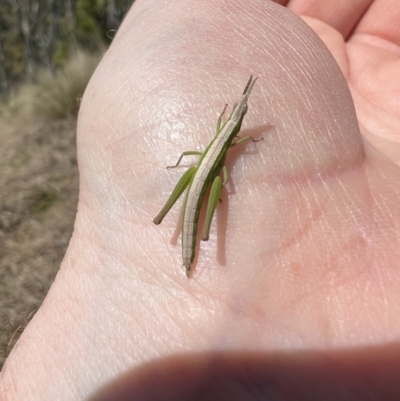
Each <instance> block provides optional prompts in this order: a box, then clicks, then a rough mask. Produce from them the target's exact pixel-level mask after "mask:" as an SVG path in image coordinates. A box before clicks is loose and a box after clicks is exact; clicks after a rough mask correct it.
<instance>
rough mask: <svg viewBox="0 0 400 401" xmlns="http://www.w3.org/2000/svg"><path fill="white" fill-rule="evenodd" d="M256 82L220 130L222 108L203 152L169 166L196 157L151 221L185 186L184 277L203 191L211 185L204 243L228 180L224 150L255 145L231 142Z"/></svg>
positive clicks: (158, 220) (188, 269)
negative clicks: (243, 145)
mask: <svg viewBox="0 0 400 401" xmlns="http://www.w3.org/2000/svg"><path fill="white" fill-rule="evenodd" d="M256 80H257V78H256V79H254V80H253V78H252V76H250V79H249V81H248V83H247V85H246V87H245V90H244V92H243V95H242V96H241V98H240V100H239V101H238V102H236V103H235V105H234V107H233V109H232V112H231V115H230V116H229V118H228V120H227V121H226V123H225V124H224V125H223V126H222V128H221V120H222V116H223V114H224V112H225V110H226V106H225V108H224V110H223V112H222V113H221V115H220V116H219V118H218V122H217V133H216V135H215V137H214V139H213V140H212V141H211V142H210V144H209V145H208V146H207V148H206V149H205V150H204V152H184V153H182V155H181V157H180V158H179V160H178V162H177V163H176V165H175V166H172V167H177V166H178V165H179V163H180V161H181V159H182V158H183V157H184V156H187V155H193V154H198V155H200V159H199V161H198V163H197V164H196V166H195V167H191V168H190V169H188V171H187V172H186V173H185V174H184V175H183V176H182V178H181V179H180V181H179V182H178V184H177V186H176V187H175V189H174V191H173V193H172V194H171V196H170V198H169V199H168V201H167V203H166V204H165V206H164V207H163V209H162V210H161V212H160V213H159V214H158V215H157V216H156V217H155V218H154V220H153V221H154V223H155V224H160V223H161V221H162V219H163V218H164V216H165V215H166V214H167V213H168V211H169V209H170V208H171V207H172V206H173V204H174V203H175V202H176V200H177V199H178V198H179V196H180V195H181V194H182V192H183V191H184V190H185V188H186V187H187V186H188V187H189V188H188V192H187V194H186V198H185V205H184V213H183V225H182V258H183V266H184V267H185V269H186V274H187V276H188V277H189V275H190V272H191V267H192V264H193V260H194V258H195V250H196V237H197V225H198V220H199V213H200V209H201V205H202V203H203V200H204V196H205V193H206V191H207V188H208V187H209V186H210V184H211V183H212V187H211V192H210V199H209V202H208V208H207V215H206V221H205V226H204V231H203V235H202V239H203V240H208V235H209V230H210V225H211V220H212V217H213V214H214V211H215V208H216V206H217V202H218V199H219V193H220V190H221V187H222V186H223V185H224V184H225V183H226V181H227V179H228V177H227V170H226V167H225V166H224V163H225V158H226V154H227V151H228V149H229V148H230V147H231V146H235V145H237V144H239V143H243V142H245V141H247V140H252V141H254V142H256V140H255V139H253V138H252V137H249V136H248V137H244V138H241V139H240V140H238V141H236V142H233V141H234V139H235V138H236V137H237V135H238V133H239V131H240V128H241V125H242V122H243V118H244V116H245V114H246V112H247V100H248V98H249V95H250V93H251V90H252V89H253V86H254V84H255V82H256ZM260 139H262V138H260ZM221 169H223V175H224V181H223V182H221V178H220V177H219V173H220V171H221Z"/></svg>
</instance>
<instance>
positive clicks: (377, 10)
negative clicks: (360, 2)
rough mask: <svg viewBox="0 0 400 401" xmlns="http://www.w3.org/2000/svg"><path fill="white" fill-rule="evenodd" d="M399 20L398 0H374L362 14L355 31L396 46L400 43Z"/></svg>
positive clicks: (399, 7) (399, 6)
mask: <svg viewBox="0 0 400 401" xmlns="http://www.w3.org/2000/svg"><path fill="white" fill-rule="evenodd" d="M349 3H350V2H349ZM399 21H400V2H399V1H398V0H376V1H374V2H373V4H372V5H371V7H370V8H369V9H368V11H367V12H366V14H365V15H364V16H363V18H362V20H361V21H360V23H359V24H358V26H357V29H356V31H355V33H357V34H364V35H372V36H376V37H378V38H380V39H383V40H386V41H389V42H391V43H393V44H395V45H397V46H398V45H400V29H399Z"/></svg>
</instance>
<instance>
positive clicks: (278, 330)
mask: <svg viewBox="0 0 400 401" xmlns="http://www.w3.org/2000/svg"><path fill="white" fill-rule="evenodd" d="M283 3H284V2H283ZM314 3H316V2H315V1H311V0H310V1H307V0H303V1H301V0H297V1H293V2H289V3H287V2H286V3H284V4H283V5H284V6H286V7H287V8H289V9H291V10H292V11H294V12H301V13H302V14H304V15H305V16H306V17H305V21H306V22H307V23H308V25H309V27H311V28H312V29H310V28H309V27H308V26H307V25H306V24H305V23H304V21H302V20H301V19H300V18H299V17H298V16H296V15H295V14H294V13H292V12H291V11H288V10H287V9H285V8H283V7H281V6H278V5H276V4H273V3H270V2H267V1H264V0H252V1H247V2H241V1H232V0H229V1H228V0H221V1H218V2H215V1H211V0H210V1H203V2H198V1H195V0H175V1H158V2H155V1H150V0H147V1H146V0H138V1H137V2H136V3H135V5H134V7H132V9H131V11H130V13H129V15H128V16H127V18H126V20H125V22H124V24H123V26H122V27H121V29H120V31H119V32H118V34H117V36H116V38H115V40H114V42H113V44H112V46H111V48H110V49H109V51H108V52H107V54H106V55H105V56H104V58H103V60H102V62H101V64H100V66H99V68H98V69H97V71H96V73H95V74H94V76H93V78H92V80H91V82H90V84H89V86H88V88H87V90H86V93H85V96H84V100H83V103H82V107H81V111H80V116H79V123H78V158H79V168H80V179H81V188H80V200H79V206H78V215H77V219H76V223H75V231H74V235H73V238H72V240H71V243H70V246H69V248H68V251H67V254H66V257H65V259H64V261H63V264H62V267H61V270H60V272H59V273H58V275H57V278H56V280H55V282H54V284H53V285H52V287H51V290H50V292H49V294H48V296H47V298H46V300H45V302H44V304H43V306H42V307H41V308H40V310H39V311H38V312H37V314H36V315H35V317H34V319H33V320H32V321H31V322H30V324H29V326H28V327H27V329H26V330H25V332H24V333H23V335H22V337H21V338H20V340H19V342H18V344H17V345H16V346H15V348H14V350H13V351H12V353H11V355H10V357H9V359H8V360H7V362H6V365H5V367H4V369H3V371H2V372H1V380H0V400H63V401H64V400H85V399H87V398H88V397H89V396H92V397H93V398H92V399H96V400H103V401H104V400H111V399H119V400H121V399H135V400H150V399H152V400H153V399H189V398H190V397H191V398H190V399H214V398H212V397H211V396H207V389H209V388H210V386H208V381H207V380H208V379H207V377H206V375H204V372H207V374H208V375H209V374H210V372H213V371H214V369H216V367H215V366H218V369H216V371H218V374H221V375H223V374H224V373H226V376H224V377H223V381H222V383H223V384H221V383H219V385H218V386H217V389H218V391H220V394H219V396H216V398H215V399H223V398H222V397H221V394H225V391H226V394H231V393H230V391H231V392H232V391H233V392H234V394H235V396H236V398H235V399H237V400H239V399H253V398H250V396H249V393H246V391H250V390H249V389H252V388H253V387H252V386H256V388H257V389H258V391H259V392H260V393H259V394H261V396H260V397H261V398H256V396H254V394H255V393H254V392H252V394H253V396H254V399H268V398H267V396H270V397H271V398H269V399H274V400H280V399H304V400H307V399H308V400H313V399H318V400H321V399H332V398H329V396H330V395H331V394H332V391H333V390H332V389H335V391H339V390H338V388H339V389H340V391H342V390H343V392H342V393H340V392H338V393H337V394H338V397H339V398H336V399H346V400H347V399H348V400H358V399H360V400H366V399H367V400H374V399H377V400H382V399H398V396H399V394H398V393H397V394H396V392H397V391H398V390H397V389H396V388H393V389H392V388H391V387H390V386H388V382H385V379H387V378H388V377H389V378H391V376H390V375H391V374H393V375H394V377H396V375H397V377H398V374H400V363H399V362H397V361H399V360H400V359H399V358H398V356H399V353H400V351H399V350H400V343H399V341H400V320H399V319H398V316H399V313H400V291H399V288H400V269H399V256H400V244H399V239H400V209H399V205H400V202H399V201H400V174H399V167H398V166H397V165H396V164H400V147H399V145H400V143H399V136H398V132H399V129H398V127H399V126H400V111H399V110H400V109H399V107H398V105H399V104H400V84H399V82H400V79H399V78H400V77H399V74H400V64H399V45H400V36H399V34H398V30H397V33H396V32H395V29H394V27H395V21H399V17H400V4H399V3H398V2H396V1H394V0H386V1H379V0H377V1H364V2H362V1H358V2H357V7H349V8H346V4H347V3H348V2H345V1H344V0H343V1H339V2H333V3H335V5H337V7H336V8H332V9H331V7H330V6H329V5H327V6H326V9H325V11H326V12H324V9H321V6H319V7H317V6H316V4H314ZM383 3H385V5H383ZM388 3H392V4H388ZM335 10H337V13H338V14H337V15H336V16H335V15H333V14H334V13H335ZM388 10H390V12H388ZM341 21H343V22H341ZM329 24H331V25H329ZM336 29H337V30H336ZM313 31H314V32H316V34H315V33H314V32H313ZM341 34H342V35H343V36H344V37H345V41H344V40H343V37H342V36H341ZM396 35H397V36H396ZM318 36H319V37H320V38H321V39H322V41H323V42H324V43H325V45H326V46H327V47H328V49H329V51H328V50H327V49H326V48H325V46H324V45H323V44H322V43H321V41H320V40H319V39H318ZM332 55H333V57H334V58H333V57H332ZM335 59H336V62H335ZM338 65H339V66H340V69H339V67H338ZM340 70H341V71H342V72H341V71H340ZM250 73H252V74H254V75H255V76H258V77H259V80H258V82H257V84H256V86H255V88H254V90H253V93H252V95H251V97H250V100H249V111H248V113H247V115H246V117H245V121H244V125H243V128H244V132H243V131H242V135H243V134H244V135H246V134H252V135H254V137H259V136H263V137H264V141H261V142H259V143H257V144H249V145H248V146H245V147H244V148H241V149H233V150H232V151H231V152H230V156H229V157H228V161H227V165H228V170H229V171H230V177H231V180H230V182H229V184H228V185H227V189H226V191H224V193H223V195H222V204H221V205H219V207H218V210H217V216H216V221H215V222H214V223H213V226H212V229H211V233H210V240H209V241H208V242H207V243H204V242H203V243H202V244H200V245H201V247H200V251H198V259H197V262H196V264H195V266H194V274H193V278H191V279H190V280H188V279H187V278H186V276H185V274H184V272H183V270H182V268H181V263H182V262H181V250H180V240H179V238H178V235H179V228H176V226H177V225H179V213H180V211H179V206H176V207H174V209H173V210H171V212H170V213H169V214H168V216H167V217H166V218H165V220H164V221H163V223H162V224H161V225H160V226H155V225H154V224H152V223H151V221H152V218H153V217H154V216H155V215H156V214H157V213H158V211H159V209H160V208H161V207H162V205H163V204H164V202H165V200H166V198H167V196H168V195H169V194H170V191H172V189H173V186H174V184H175V182H176V181H177V180H178V177H179V176H180V175H181V174H182V171H177V170H178V169H176V170H172V171H167V170H166V169H165V166H167V165H171V164H174V163H175V162H176V160H177V158H178V157H179V154H180V153H181V152H182V151H184V150H202V149H203V148H204V147H205V146H206V144H207V143H208V142H209V141H210V139H211V138H212V136H213V135H214V129H215V124H216V120H217V117H218V115H219V113H220V112H221V110H222V108H223V106H224V104H225V102H228V103H229V105H230V106H232V105H233V103H234V101H236V100H237V99H238V97H239V96H240V94H241V92H242V90H243V88H244V85H245V83H246V81H247V79H248V77H249V75H250ZM342 74H343V75H342ZM346 81H347V82H346ZM348 88H350V91H351V95H352V97H353V99H354V106H353V102H352V98H351V96H350V92H349V89H348ZM356 116H357V117H356ZM357 118H358V120H357ZM359 127H360V130H361V133H360V130H359ZM238 148H239V147H238ZM178 203H179V202H178ZM221 354H222V356H221ZM176 355H181V356H180V357H179V358H175V356H176ZM192 355H196V357H191V356H192ZM216 355H217V356H216ZM218 355H219V356H218ZM394 356H396V357H395V358H394ZM215 358H217V359H215ZM393 358H394V359H395V360H394V361H393ZM214 360H217V363H216V364H215V365H214V364H213V363H210V361H214ZM149 361H152V362H150V363H149V364H148V362H149ZM321 361H322V362H321ZM237 366H238V367H246V369H247V372H251V374H248V377H247V378H246V380H244V379H243V383H245V385H244V386H243V388H242V389H241V391H236V390H235V389H236V387H235V386H236V385H238V384H237V383H238V381H237V380H236V381H235V380H232V377H237V374H238V373H237V371H236V370H235V372H234V373H232V372H231V371H230V370H229V369H232V370H234V367H235V369H236V367H237ZM143 367H144V368H143ZM186 367H187V368H186ZM227 367H229V369H228V368H227ZM238 369H239V368H238ZM160 372H163V373H162V374H161V373H160ZM199 372H200V373H201V375H200V376H201V377H202V380H199V377H200V376H199ZM221 372H222V373H221ZM259 372H263V373H262V374H263V376H260V374H259ZM327 372H328V373H327ZM382 372H383V373H382ZM253 373H254V374H253ZM384 373H387V374H386V376H385V374H384ZM164 374H170V375H171V376H167V378H166V379H165V381H163V378H164V376H163V375H164ZM299 374H301V375H304V377H305V379H304V380H303V381H301V380H299V379H297V377H299V376H298V375H299ZM185 375H186V376H185ZM321 375H322V376H323V378H324V380H325V381H324V386H322V387H321V386H316V385H315V383H320V379H321V377H320V376H321ZM155 377H156V378H157V380H159V382H154V380H155V379H154V378H155ZM213 377H214V376H213ZM241 377H242V376H241ZM260 377H261V379H260ZM301 377H303V376H301ZM149 378H150V379H149ZM330 378H334V379H332V380H331V381H330ZM338 378H339V379H338ZM341 378H343V380H342V379H341ZM116 379H118V380H117V381H113V380H116ZM253 379H254V381H253ZM152 380H153V381H152ZM241 380H242V379H241ZM387 380H389V379H387ZM260 381H261V382H262V385H260ZM371 382H373V385H372V384H371ZM155 383H156V384H158V386H159V387H158V386H157V385H156V384H155ZM194 383H195V384H196V385H194ZM265 383H267V384H268V386H269V387H268V386H266V387H265V386H264V385H265ZM206 384H207V385H206ZM106 385H107V386H108V387H106V388H105V389H103V390H101V391H100V393H98V394H97V395H93V394H94V393H95V392H97V391H98V390H99V389H100V388H102V387H103V386H106ZM183 385H185V386H188V385H189V387H190V391H196V394H195V396H194V395H193V394H190V391H189V390H188V389H187V388H186V387H185V390H184V391H183V390H182V391H181V386H183ZM329 386H331V387H329ZM155 388H157V389H160V388H161V389H164V390H165V391H167V390H168V395H170V397H171V398H168V397H165V398H157V395H156V394H154V393H153V391H155ZM232 389H233V390H232ZM325 390H326V393H324V391H325ZM317 391H320V392H319V393H318V392H317ZM116 394H119V396H118V397H117V395H116ZM199 394H202V395H203V398H202V397H201V396H199ZM299 394H301V396H300V395H299ZM343 394H345V395H346V397H347V398H346V397H345V396H343ZM178 395H179V397H180V398H177V397H178ZM174 397H175V398H174ZM218 397H219V398H218ZM263 397H264V398H263ZM272 397H274V398H272ZM296 397H297V398H296ZM228 399H233V398H232V397H231V396H230V398H228Z"/></svg>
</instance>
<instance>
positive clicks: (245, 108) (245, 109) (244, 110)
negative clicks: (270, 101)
mask: <svg viewBox="0 0 400 401" xmlns="http://www.w3.org/2000/svg"><path fill="white" fill-rule="evenodd" d="M247 109H248V107H247V103H246V104H245V105H244V107H243V115H245V114H246V113H247Z"/></svg>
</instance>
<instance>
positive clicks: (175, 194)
mask: <svg viewBox="0 0 400 401" xmlns="http://www.w3.org/2000/svg"><path fill="white" fill-rule="evenodd" d="M195 172H196V167H194V166H193V167H190V168H189V169H188V170H187V171H186V172H185V174H183V175H182V177H181V178H180V180H179V181H178V183H177V184H176V186H175V188H174V190H173V191H172V194H171V195H170V197H169V198H168V200H167V202H166V204H165V205H164V207H163V208H162V209H161V211H160V213H158V215H157V216H156V217H154V219H153V223H154V224H160V223H161V222H162V220H163V218H164V217H165V215H166V214H167V213H168V212H169V210H170V209H171V207H172V206H174V204H175V202H176V201H177V200H178V198H179V197H180V196H181V195H182V192H183V191H184V190H185V189H186V187H187V186H188V185H189V184H190V181H191V180H192V178H193V175H194V173H195Z"/></svg>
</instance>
